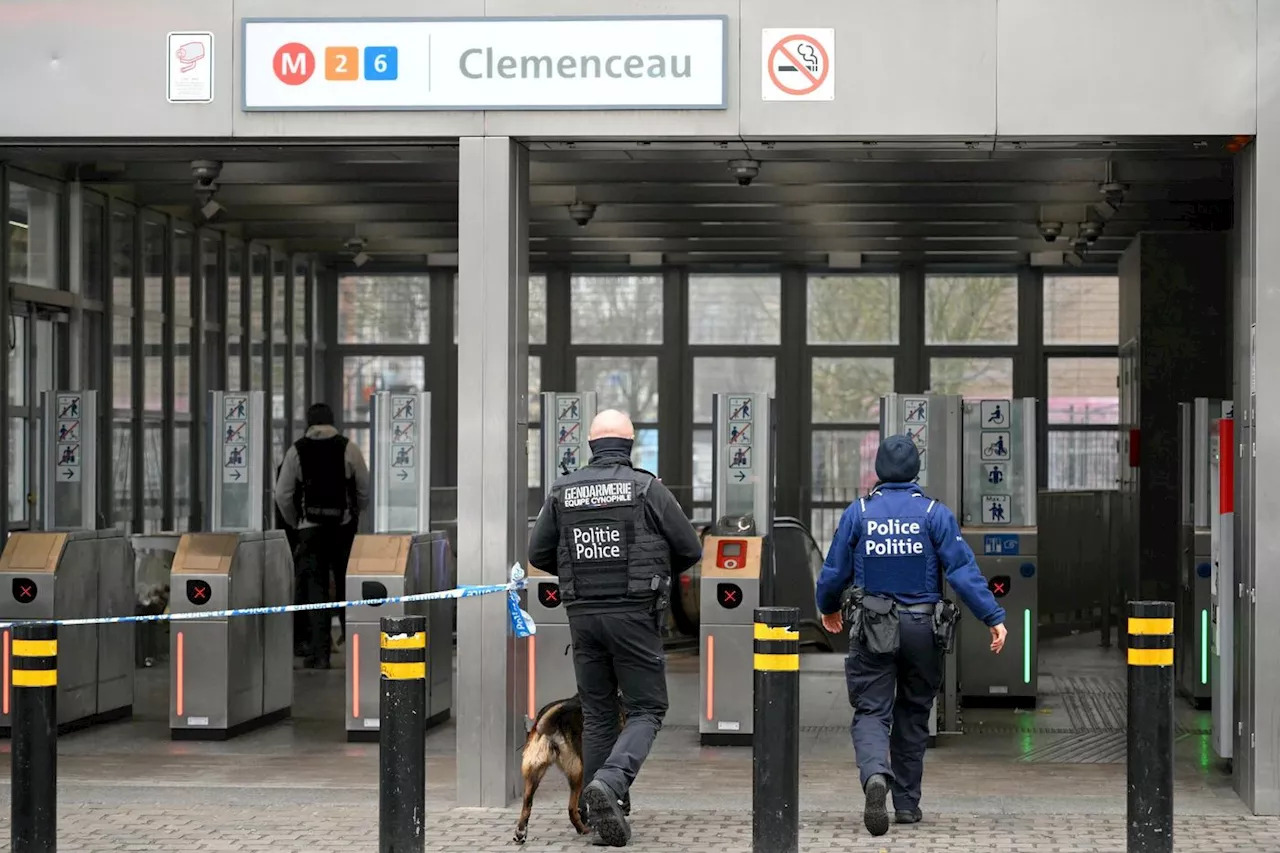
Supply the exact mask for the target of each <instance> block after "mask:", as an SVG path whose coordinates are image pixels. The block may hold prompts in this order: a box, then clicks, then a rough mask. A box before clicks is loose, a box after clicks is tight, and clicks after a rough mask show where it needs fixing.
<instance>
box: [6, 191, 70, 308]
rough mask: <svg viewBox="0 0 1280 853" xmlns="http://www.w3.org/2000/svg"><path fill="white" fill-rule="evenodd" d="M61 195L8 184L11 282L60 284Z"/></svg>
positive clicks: (52, 285)
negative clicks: (59, 200)
mask: <svg viewBox="0 0 1280 853" xmlns="http://www.w3.org/2000/svg"><path fill="white" fill-rule="evenodd" d="M58 221H59V216H58V196H57V195H56V194H55V193H51V192H46V191H45V190H41V189H36V188H35V187H28V186H25V185H23V184H18V183H13V182H10V184H9V282H10V283H11V284H26V285H30V286H32V287H57V286H58Z"/></svg>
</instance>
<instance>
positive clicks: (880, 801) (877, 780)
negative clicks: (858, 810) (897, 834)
mask: <svg viewBox="0 0 1280 853" xmlns="http://www.w3.org/2000/svg"><path fill="white" fill-rule="evenodd" d="M864 790H865V793H866V795H867V803H866V806H865V807H864V808H863V811H862V822H863V823H864V824H866V827H867V832H870V833H871V834H872V835H884V834H885V833H886V832H888V831H889V812H888V810H887V809H885V805H884V801H885V798H886V797H887V796H888V795H889V783H888V782H886V781H885V778H884V777H883V776H881V775H880V774H879V773H877V774H876V775H874V776H872V777H871V778H870V779H868V780H867V787H866V788H865V789H864Z"/></svg>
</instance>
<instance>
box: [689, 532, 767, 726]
mask: <svg viewBox="0 0 1280 853" xmlns="http://www.w3.org/2000/svg"><path fill="white" fill-rule="evenodd" d="M768 565H769V559H768V554H767V547H766V541H765V538H764V537H763V536H745V535H744V536H734V535H727V536H710V535H709V536H707V537H706V539H704V540H703V543H702V570H701V575H702V581H701V589H700V601H699V613H700V618H699V623H698V632H699V634H700V635H701V636H700V640H701V651H702V661H701V666H700V667H699V670H700V679H699V680H700V681H701V684H700V685H699V703H698V707H699V714H698V734H699V738H700V740H701V741H702V743H703V745H704V746H716V745H720V746H724V745H737V744H744V743H750V742H751V736H752V734H753V729H754V725H753V723H754V718H753V712H754V707H755V705H754V701H753V693H754V689H755V677H754V664H753V661H754V659H755V657H754V656H755V609H756V608H757V607H759V606H760V581H761V578H762V577H763V574H764V571H767V570H768V569H767V567H768Z"/></svg>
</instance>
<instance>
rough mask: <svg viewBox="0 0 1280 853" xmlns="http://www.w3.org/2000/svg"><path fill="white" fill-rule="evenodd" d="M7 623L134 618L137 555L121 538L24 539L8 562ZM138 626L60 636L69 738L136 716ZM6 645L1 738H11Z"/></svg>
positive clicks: (3, 585) (67, 535)
mask: <svg viewBox="0 0 1280 853" xmlns="http://www.w3.org/2000/svg"><path fill="white" fill-rule="evenodd" d="M0 589H5V590H10V591H11V592H10V594H9V595H8V596H6V597H4V599H3V603H0V621H4V622H8V621H11V620H12V621H19V620H41V619H86V618H94V617H100V616H131V615H133V600H134V590H133V555H132V552H131V548H130V545H129V540H128V539H126V538H125V537H124V536H123V534H121V532H120V531H119V530H115V529H112V530H72V531H63V532H56V533H55V532H18V533H14V534H13V535H11V536H10V537H9V540H8V541H7V542H6V543H5V546H4V552H3V553H2V554H0ZM133 637H134V626H133V624H132V623H125V624H116V625H71V626H65V627H62V628H59V630H58V703H57V704H58V728H59V730H60V731H69V730H73V729H78V728H83V727H85V726H89V725H93V724H96V723H102V722H107V721H110V720H118V719H121V718H124V717H128V716H130V715H131V714H132V713H133V673H134V666H133ZM0 642H2V643H3V646H4V648H3V669H4V671H3V681H4V684H3V688H4V692H3V697H0V734H2V735H3V736H4V737H8V736H9V734H10V717H9V714H10V704H9V703H10V689H9V688H10V685H11V684H12V680H13V673H12V663H11V659H12V653H11V649H12V642H13V636H12V631H11V629H9V628H5V629H3V632H0Z"/></svg>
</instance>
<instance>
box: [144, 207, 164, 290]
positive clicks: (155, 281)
mask: <svg viewBox="0 0 1280 853" xmlns="http://www.w3.org/2000/svg"><path fill="white" fill-rule="evenodd" d="M164 238H165V227H164V223H162V222H152V221H151V220H149V219H144V220H143V222H142V306H143V310H144V311H154V312H156V313H160V312H161V311H163V310H164V265H165V256H166V253H165V245H164Z"/></svg>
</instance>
